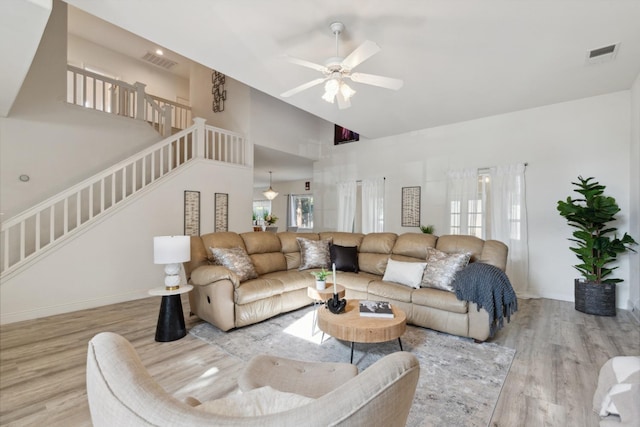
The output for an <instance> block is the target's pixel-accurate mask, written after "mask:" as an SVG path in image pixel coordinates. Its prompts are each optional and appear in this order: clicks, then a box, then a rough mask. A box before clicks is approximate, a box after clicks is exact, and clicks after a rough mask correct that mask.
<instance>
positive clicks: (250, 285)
mask: <svg viewBox="0 0 640 427" xmlns="http://www.w3.org/2000/svg"><path fill="white" fill-rule="evenodd" d="M283 291H284V285H283V284H282V282H281V281H280V280H278V279H265V278H262V277H259V278H257V279H252V280H247V281H246V282H244V283H241V284H240V286H238V287H237V288H236V289H235V292H234V293H235V295H234V297H235V303H236V304H239V305H242V304H249V303H251V302H254V301H259V300H266V299H269V298H270V297H273V296H276V295H282V292H283ZM274 314H276V313H274Z"/></svg>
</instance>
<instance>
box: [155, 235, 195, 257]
mask: <svg viewBox="0 0 640 427" xmlns="http://www.w3.org/2000/svg"><path fill="white" fill-rule="evenodd" d="M190 260H191V237H189V236H159V237H154V238H153V263H154V264H175V263H179V262H187V261H190Z"/></svg>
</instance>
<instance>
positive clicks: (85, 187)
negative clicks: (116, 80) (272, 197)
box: [0, 89, 253, 279]
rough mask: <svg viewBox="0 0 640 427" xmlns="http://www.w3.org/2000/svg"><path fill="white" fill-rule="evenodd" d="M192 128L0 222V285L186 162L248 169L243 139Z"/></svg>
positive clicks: (198, 123) (199, 122) (197, 125)
mask: <svg viewBox="0 0 640 427" xmlns="http://www.w3.org/2000/svg"><path fill="white" fill-rule="evenodd" d="M119 91H120V89H118V92H119ZM137 99H139V98H137ZM96 100H97V99H96ZM117 111H122V112H124V111H126V110H117ZM193 122H194V124H193V125H192V126H191V127H189V128H186V129H184V130H182V131H179V132H178V133H176V134H174V135H172V136H169V137H167V138H166V139H164V140H162V141H160V142H158V143H156V144H154V145H153V146H151V147H149V148H147V149H145V150H143V151H141V152H139V153H138V154H135V155H133V156H131V157H129V158H128V159H126V160H123V161H122V162H119V163H118V164H116V165H114V166H112V167H110V168H108V169H106V170H104V171H102V172H100V173H98V174H96V175H94V176H92V177H90V178H88V179H86V180H84V181H82V182H80V183H78V184H77V185H75V186H73V187H71V188H69V189H67V190H65V191H63V192H61V193H59V194H57V195H55V196H53V197H51V198H49V199H47V200H45V201H43V202H42V203H39V204H38V205H36V206H33V207H32V208H30V209H28V210H26V211H24V212H22V213H21V214H19V215H16V216H14V217H13V218H10V219H8V220H7V221H3V222H2V228H1V231H0V252H1V253H2V256H1V257H0V279H6V278H8V277H10V276H12V275H13V274H15V273H16V272H18V271H20V270H21V269H23V268H25V267H27V266H28V265H29V264H30V263H32V262H34V261H35V260H37V259H38V258H39V257H40V256H42V255H44V254H45V253H47V252H48V251H51V250H53V249H54V248H55V247H57V246H58V245H60V244H61V243H63V242H64V241H66V240H68V239H70V238H72V237H73V236H74V235H76V234H77V233H80V232H82V231H83V230H85V229H87V228H88V227H91V226H92V225H93V224H96V223H97V222H98V221H100V220H102V219H103V218H105V217H106V216H107V215H110V214H111V213H112V212H115V211H116V210H117V209H119V208H120V207H122V206H124V205H125V204H126V203H128V202H129V201H130V200H133V199H135V198H136V197H138V196H139V195H141V194H142V193H143V192H145V191H147V190H148V189H150V188H152V187H153V186H155V185H159V184H160V182H161V181H162V180H163V179H164V178H165V177H167V176H168V175H170V174H173V173H175V172H176V171H177V170H178V169H180V168H181V167H183V166H185V165H186V164H188V163H189V162H190V161H193V160H195V159H206V160H210V161H213V162H224V163H233V164H238V165H245V166H252V164H253V157H252V155H253V154H252V153H253V150H252V147H251V146H250V145H249V142H248V141H247V139H246V138H244V137H243V136H242V135H240V134H237V133H234V132H230V131H226V130H224V129H219V128H216V127H213V126H208V125H206V124H205V120H204V119H201V118H195V119H193Z"/></svg>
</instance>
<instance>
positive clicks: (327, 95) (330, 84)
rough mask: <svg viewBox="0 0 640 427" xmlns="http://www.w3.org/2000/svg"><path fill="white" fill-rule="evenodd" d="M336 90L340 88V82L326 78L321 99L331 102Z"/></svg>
mask: <svg viewBox="0 0 640 427" xmlns="http://www.w3.org/2000/svg"><path fill="white" fill-rule="evenodd" d="M338 90H340V83H339V82H338V81H337V80H335V79H330V80H327V83H326V84H325V85H324V95H322V99H324V100H325V101H327V102H330V103H332V104H333V100H334V98H335V97H336V95H337V94H338Z"/></svg>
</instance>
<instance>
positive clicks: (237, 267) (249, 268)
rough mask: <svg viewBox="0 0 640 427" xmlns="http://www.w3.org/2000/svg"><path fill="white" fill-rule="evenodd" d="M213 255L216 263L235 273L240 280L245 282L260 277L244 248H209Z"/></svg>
mask: <svg viewBox="0 0 640 427" xmlns="http://www.w3.org/2000/svg"><path fill="white" fill-rule="evenodd" d="M209 249H210V250H211V253H212V254H213V258H214V262H215V263H216V264H219V265H222V266H224V267H226V268H228V269H229V270H231V271H233V272H234V273H235V274H236V275H237V276H238V280H240V281H241V282H244V281H246V280H249V279H255V278H256V277H258V273H257V272H256V269H255V267H254V266H253V263H252V262H251V258H249V255H247V253H246V252H245V251H244V249H242V248H229V249H225V248H209Z"/></svg>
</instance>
